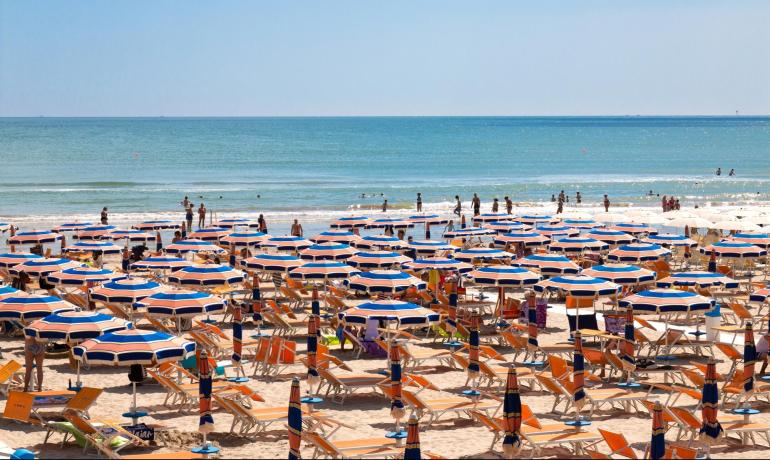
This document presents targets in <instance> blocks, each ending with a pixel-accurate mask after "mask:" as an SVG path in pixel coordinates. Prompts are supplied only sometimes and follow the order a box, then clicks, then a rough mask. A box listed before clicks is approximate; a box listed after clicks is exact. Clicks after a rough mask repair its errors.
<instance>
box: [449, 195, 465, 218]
mask: <svg viewBox="0 0 770 460" xmlns="http://www.w3.org/2000/svg"><path fill="white" fill-rule="evenodd" d="M462 210H463V203H462V201H460V195H455V209H454V211H452V212H454V213H455V214H457V215H458V216H459V215H460V214H461V213H462Z"/></svg>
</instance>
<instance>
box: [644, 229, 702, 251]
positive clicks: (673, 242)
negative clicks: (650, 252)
mask: <svg viewBox="0 0 770 460" xmlns="http://www.w3.org/2000/svg"><path fill="white" fill-rule="evenodd" d="M642 242H643V243H652V244H659V245H661V246H665V247H671V246H681V247H690V248H694V247H695V246H697V245H698V243H696V242H695V240H692V239H690V238H687V237H686V236H684V235H674V234H671V233H660V234H657V235H650V236H648V237H646V238H644V239H642Z"/></svg>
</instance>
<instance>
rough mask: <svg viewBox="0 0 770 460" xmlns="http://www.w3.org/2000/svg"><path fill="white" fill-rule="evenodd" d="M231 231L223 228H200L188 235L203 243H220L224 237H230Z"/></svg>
mask: <svg viewBox="0 0 770 460" xmlns="http://www.w3.org/2000/svg"><path fill="white" fill-rule="evenodd" d="M230 231H231V230H230V229H229V228H222V227H208V228H199V229H198V230H196V231H194V232H191V233H190V234H188V235H187V237H188V238H192V239H196V240H203V241H219V240H220V239H222V238H223V237H225V236H227V235H229V234H230Z"/></svg>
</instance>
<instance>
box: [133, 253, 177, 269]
mask: <svg viewBox="0 0 770 460" xmlns="http://www.w3.org/2000/svg"><path fill="white" fill-rule="evenodd" d="M188 265H190V262H188V261H186V260H185V259H182V258H181V257H174V256H152V257H148V258H146V259H142V260H138V261H136V262H134V263H133V264H131V267H132V268H135V269H140V270H176V269H179V268H182V267H187V266H188Z"/></svg>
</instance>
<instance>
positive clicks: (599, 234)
mask: <svg viewBox="0 0 770 460" xmlns="http://www.w3.org/2000/svg"><path fill="white" fill-rule="evenodd" d="M586 236H588V237H589V238H593V239H596V240H599V241H604V242H605V243H609V244H629V243H633V242H634V241H636V237H635V236H633V235H629V234H628V233H626V232H621V231H618V230H607V229H601V228H595V229H593V230H591V231H590V232H588V233H586Z"/></svg>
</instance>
